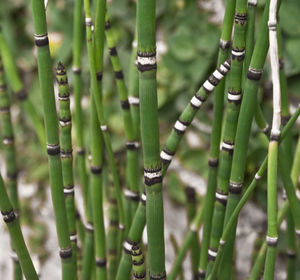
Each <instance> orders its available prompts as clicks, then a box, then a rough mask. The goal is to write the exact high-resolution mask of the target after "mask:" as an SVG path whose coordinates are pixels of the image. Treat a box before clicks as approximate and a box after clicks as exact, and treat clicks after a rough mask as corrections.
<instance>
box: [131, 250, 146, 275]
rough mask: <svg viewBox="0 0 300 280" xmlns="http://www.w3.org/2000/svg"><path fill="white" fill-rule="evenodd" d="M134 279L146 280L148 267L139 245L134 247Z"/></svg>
mask: <svg viewBox="0 0 300 280" xmlns="http://www.w3.org/2000/svg"><path fill="white" fill-rule="evenodd" d="M131 255H132V264H133V279H135V280H143V279H146V266H145V260H144V256H143V252H142V250H141V248H140V247H139V245H138V244H134V245H133V246H132V253H131Z"/></svg>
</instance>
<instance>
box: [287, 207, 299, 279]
mask: <svg viewBox="0 0 300 280" xmlns="http://www.w3.org/2000/svg"><path fill="white" fill-rule="evenodd" d="M296 248H297V245H296V239H295V224H294V220H293V215H292V213H291V211H290V210H289V211H288V214H287V250H286V255H287V280H295V279H296Z"/></svg>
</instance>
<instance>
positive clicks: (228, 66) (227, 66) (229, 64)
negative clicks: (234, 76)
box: [222, 58, 231, 71]
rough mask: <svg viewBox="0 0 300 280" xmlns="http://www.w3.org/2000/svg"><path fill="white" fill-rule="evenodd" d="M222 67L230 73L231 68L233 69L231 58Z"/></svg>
mask: <svg viewBox="0 0 300 280" xmlns="http://www.w3.org/2000/svg"><path fill="white" fill-rule="evenodd" d="M222 65H223V66H224V67H225V68H226V69H227V70H228V71H229V70H230V67H231V60H230V58H228V59H226V60H225V61H224V63H223V64H222Z"/></svg>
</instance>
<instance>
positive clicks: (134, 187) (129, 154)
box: [105, 15, 140, 234]
mask: <svg viewBox="0 0 300 280" xmlns="http://www.w3.org/2000/svg"><path fill="white" fill-rule="evenodd" d="M105 26H106V29H105V36H106V41H107V46H108V48H109V53H110V60H111V63H112V66H113V70H114V72H115V78H116V83H117V88H118V92H119V96H120V100H121V108H122V113H123V123H124V130H125V138H126V148H127V151H126V182H127V185H128V188H124V196H125V198H126V200H125V203H126V204H128V208H129V211H128V212H127V213H125V218H126V220H127V223H126V228H127V231H128V230H129V227H130V224H131V221H132V218H133V216H134V213H135V211H136V209H137V206H138V202H139V180H138V179H139V176H138V173H139V162H138V148H139V147H140V143H139V142H138V141H137V137H136V133H135V130H134V127H133V121H132V114H131V108H132V107H131V106H130V103H129V100H128V93H127V88H126V85H125V81H124V76H123V72H122V69H121V64H120V60H119V57H118V53H117V49H116V46H115V42H114V38H113V34H112V31H111V28H110V22H109V20H108V17H107V15H106V25H105ZM126 216H127V217H126ZM125 234H127V232H126V231H125Z"/></svg>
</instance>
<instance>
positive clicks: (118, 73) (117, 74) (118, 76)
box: [115, 70, 124, 80]
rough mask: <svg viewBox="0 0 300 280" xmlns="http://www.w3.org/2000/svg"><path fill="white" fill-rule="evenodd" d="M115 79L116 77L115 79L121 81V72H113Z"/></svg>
mask: <svg viewBox="0 0 300 280" xmlns="http://www.w3.org/2000/svg"><path fill="white" fill-rule="evenodd" d="M115 77H116V79H119V80H121V79H123V78H124V76H123V72H122V70H120V71H115Z"/></svg>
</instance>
